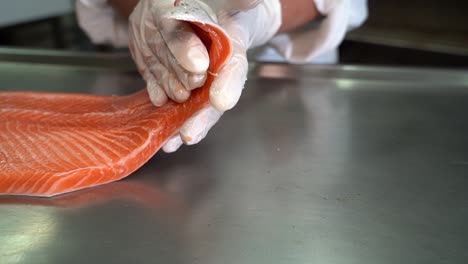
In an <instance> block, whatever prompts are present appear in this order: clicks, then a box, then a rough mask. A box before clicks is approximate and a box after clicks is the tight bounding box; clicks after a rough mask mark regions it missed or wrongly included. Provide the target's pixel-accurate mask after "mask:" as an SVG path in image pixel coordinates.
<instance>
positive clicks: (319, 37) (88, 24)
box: [76, 0, 367, 64]
mask: <svg viewBox="0 0 468 264" xmlns="http://www.w3.org/2000/svg"><path fill="white" fill-rule="evenodd" d="M311 1H315V4H316V6H317V9H318V10H319V12H320V13H321V14H323V15H325V18H324V19H323V20H322V21H320V23H318V24H315V25H311V26H310V27H308V28H305V29H304V30H300V31H297V32H292V33H283V34H279V35H277V36H276V37H274V38H273V39H272V40H271V41H270V42H269V44H268V45H267V46H266V47H265V48H263V49H262V50H260V52H259V53H258V54H257V59H258V60H261V61H287V62H290V63H317V64H329V63H336V62H337V61H338V51H337V47H338V46H339V45H340V43H341V42H342V41H343V38H344V36H345V34H346V33H347V32H348V31H349V30H352V29H354V28H356V27H359V26H360V25H361V24H362V23H363V22H364V21H365V20H366V18H367V0H311ZM106 3H107V0H78V1H77V4H76V10H77V15H78V21H79V24H80V26H81V27H82V29H83V30H84V31H85V32H86V33H87V34H88V36H89V37H90V39H91V40H92V41H93V43H95V44H112V45H114V46H116V47H124V46H126V45H127V43H128V29H127V21H126V20H125V19H123V18H121V17H120V16H119V15H118V14H116V13H115V12H114V11H113V9H112V8H111V7H110V6H108V5H107V4H106Z"/></svg>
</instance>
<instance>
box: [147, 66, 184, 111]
mask: <svg viewBox="0 0 468 264" xmlns="http://www.w3.org/2000/svg"><path fill="white" fill-rule="evenodd" d="M148 64H149V65H151V66H150V67H149V71H150V72H151V74H152V76H153V78H154V79H156V80H159V83H160V87H162V89H163V90H164V92H165V94H166V95H167V97H169V98H171V99H172V100H174V101H176V102H179V103H181V102H184V101H185V100H187V99H188V98H189V96H190V91H189V90H187V89H185V87H184V86H183V85H182V83H181V82H180V81H179V80H178V79H177V78H176V76H175V75H174V74H172V73H171V72H170V71H169V70H168V69H167V68H166V67H164V65H162V64H161V62H160V61H159V60H158V58H156V57H152V58H150V59H149V60H148Z"/></svg>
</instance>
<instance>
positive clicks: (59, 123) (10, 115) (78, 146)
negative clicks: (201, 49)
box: [0, 21, 231, 197]
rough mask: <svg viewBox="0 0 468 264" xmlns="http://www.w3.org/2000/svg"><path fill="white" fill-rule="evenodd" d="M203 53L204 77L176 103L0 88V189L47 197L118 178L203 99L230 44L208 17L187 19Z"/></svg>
mask: <svg viewBox="0 0 468 264" xmlns="http://www.w3.org/2000/svg"><path fill="white" fill-rule="evenodd" d="M190 23H191V24H192V25H193V27H194V28H195V29H196V32H197V34H198V35H199V36H200V38H201V39H202V40H203V41H204V43H205V45H206V46H207V49H208V51H209V54H210V67H209V72H210V73H213V74H209V76H208V78H207V81H206V83H205V85H204V86H203V87H201V88H199V89H196V90H195V91H193V92H192V95H191V96H190V98H189V99H188V100H187V101H186V102H184V103H175V102H169V103H167V104H166V105H164V106H162V107H155V106H153V105H152V103H151V101H150V99H149V96H148V94H147V92H146V90H145V89H143V90H142V91H140V92H137V93H135V94H131V95H127V96H96V95H84V94H65V93H41V92H0V194H3V195H28V196H44V197H50V196H54V195H59V194H64V193H68V192H72V191H76V190H80V189H84V188H88V187H93V186H98V185H102V184H106V183H110V182H114V181H117V180H120V179H122V178H124V177H126V176H128V175H129V174H131V173H132V172H134V171H135V170H137V169H138V168H140V167H141V166H142V165H143V164H144V163H145V162H147V161H148V160H149V159H150V158H151V157H152V156H153V155H154V154H155V153H156V152H157V151H158V150H159V149H160V147H161V146H162V145H163V144H164V143H165V142H166V141H167V139H168V138H170V137H171V136H172V135H174V134H175V133H176V132H177V131H178V130H179V129H180V127H181V126H182V125H183V123H184V122H185V121H186V120H187V119H188V118H189V117H191V116H192V115H193V114H195V113H196V112H197V111H199V110H200V109H202V108H203V107H204V106H205V105H206V104H208V102H209V89H210V86H211V84H212V82H213V80H214V78H215V74H216V73H217V72H218V71H219V70H220V68H221V67H222V66H223V64H224V63H225V61H226V60H227V59H228V58H229V57H230V54H231V45H230V42H229V38H228V37H227V36H226V34H225V33H224V31H223V30H221V29H220V28H219V27H217V26H215V25H213V24H212V23H201V22H193V21H191V22H190Z"/></svg>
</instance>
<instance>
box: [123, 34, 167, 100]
mask: <svg viewBox="0 0 468 264" xmlns="http://www.w3.org/2000/svg"><path fill="white" fill-rule="evenodd" d="M129 32H130V34H132V35H133V36H135V37H134V38H133V41H130V43H129V48H130V52H131V54H132V57H133V59H134V61H135V64H136V66H137V68H138V71H139V72H140V74H141V76H142V77H143V79H144V80H145V81H146V89H147V90H148V94H149V96H150V99H151V102H152V103H153V104H154V105H156V106H162V105H164V104H165V103H166V102H167V100H168V97H167V95H166V93H165V92H164V90H163V88H162V87H161V86H160V84H159V82H158V79H156V78H155V77H154V76H153V74H152V72H151V70H150V69H151V68H149V67H148V66H147V64H146V61H147V60H145V59H144V57H143V55H144V51H142V49H143V48H144V47H142V46H141V45H139V44H138V42H137V41H136V38H137V37H139V36H138V35H139V31H138V28H135V27H134V25H132V26H131V27H130V29H129Z"/></svg>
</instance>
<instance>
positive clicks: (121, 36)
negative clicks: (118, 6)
mask: <svg viewBox="0 0 468 264" xmlns="http://www.w3.org/2000/svg"><path fill="white" fill-rule="evenodd" d="M76 15H77V19H78V24H79V25H80V27H81V29H83V31H84V32H85V33H86V34H87V35H88V37H89V38H90V39H91V41H92V42H93V43H94V44H110V45H113V46H115V47H119V48H120V47H126V46H127V45H128V22H127V20H126V19H125V18H123V17H121V16H120V15H118V14H117V13H116V12H115V11H114V10H113V9H112V7H111V6H109V5H108V4H107V0H77V1H76Z"/></svg>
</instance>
